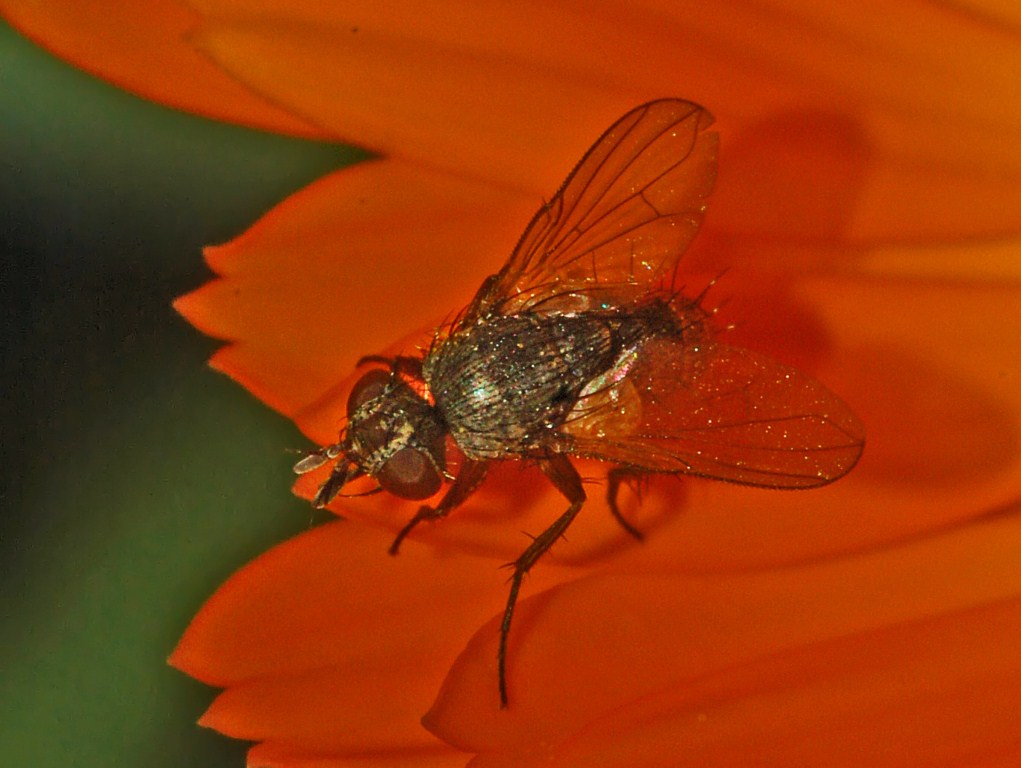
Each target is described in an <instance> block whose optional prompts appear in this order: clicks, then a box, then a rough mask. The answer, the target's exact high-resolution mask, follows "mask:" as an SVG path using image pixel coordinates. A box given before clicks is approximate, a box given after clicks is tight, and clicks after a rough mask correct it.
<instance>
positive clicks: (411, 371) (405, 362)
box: [355, 355, 422, 379]
mask: <svg viewBox="0 0 1021 768" xmlns="http://www.w3.org/2000/svg"><path fill="white" fill-rule="evenodd" d="M369 363H380V364H382V365H386V366H389V367H390V369H391V370H393V371H394V372H395V373H398V374H404V375H405V376H410V377H412V378H415V379H421V378H422V360H421V359H420V358H417V357H409V356H407V355H397V357H384V356H383V355H365V356H364V357H360V358H358V362H357V363H356V364H355V367H356V368H361V367H362V366H363V365H367V364H369Z"/></svg>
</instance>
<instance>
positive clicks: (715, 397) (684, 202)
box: [295, 99, 864, 707]
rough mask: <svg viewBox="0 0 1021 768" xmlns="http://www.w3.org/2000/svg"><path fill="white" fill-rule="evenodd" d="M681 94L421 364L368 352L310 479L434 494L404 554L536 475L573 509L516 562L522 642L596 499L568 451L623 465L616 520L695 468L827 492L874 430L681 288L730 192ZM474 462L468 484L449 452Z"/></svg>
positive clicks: (543, 215)
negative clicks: (718, 328) (542, 590)
mask: <svg viewBox="0 0 1021 768" xmlns="http://www.w3.org/2000/svg"><path fill="white" fill-rule="evenodd" d="M712 121H713V118H712V116H711V115H710V114H709V113H708V112H707V111H706V110H705V109H703V108H702V107H700V106H698V105H696V104H692V103H690V102H687V101H682V100H679V99H664V100H660V101H653V102H650V103H648V104H644V105H642V106H640V107H637V108H636V109H634V110H632V111H630V112H628V113H627V114H626V115H624V116H623V117H622V118H621V119H620V120H618V121H617V122H616V123H614V124H613V125H612V126H611V127H610V129H609V130H607V131H606V133H604V134H603V135H602V136H601V137H600V138H599V140H598V141H596V143H595V144H594V145H593V146H592V148H591V149H589V151H588V152H587V153H586V154H585V156H584V157H583V158H582V159H581V162H580V163H578V165H577V166H576V167H575V169H574V171H572V173H571V174H570V176H568V177H567V181H565V182H564V184H563V186H562V187H561V188H560V190H559V191H558V192H557V193H556V195H554V197H553V198H552V199H551V200H550V202H549V203H548V204H546V205H543V206H542V207H541V208H540V209H539V211H538V212H537V213H536V214H535V216H534V217H533V219H532V221H531V222H530V223H529V225H528V227H527V228H526V229H525V232H524V235H523V236H522V237H521V240H520V241H519V242H518V244H517V246H516V247H515V249H514V251H513V253H512V254H511V256H510V258H509V259H508V261H507V263H506V264H504V266H503V268H502V269H501V270H500V271H499V272H497V273H496V274H495V275H491V276H490V277H488V278H486V280H484V281H483V283H482V286H481V287H480V288H479V290H478V292H477V293H476V294H475V297H474V298H473V299H472V301H471V303H470V304H468V306H467V307H465V308H464V309H463V310H462V311H461V313H460V314H459V315H458V316H457V318H456V319H455V320H454V321H453V322H452V323H451V324H449V325H448V326H445V327H443V328H441V329H439V330H437V331H436V333H435V335H434V339H433V342H432V344H431V345H430V347H429V348H428V349H427V350H425V351H424V352H422V353H421V354H419V355H415V356H403V355H401V356H396V357H393V358H387V357H380V356H370V357H367V358H364V359H363V361H362V362H363V363H372V364H375V366H376V367H374V368H372V369H371V370H369V371H368V372H367V373H365V374H364V375H363V376H362V377H361V378H360V379H359V380H358V381H357V383H356V384H355V386H354V388H353V390H352V392H351V395H350V397H349V399H348V403H347V425H346V427H345V428H344V430H343V431H342V432H341V434H340V437H339V439H338V441H337V442H336V443H334V444H333V445H329V446H326V447H324V448H321V449H320V450H318V451H316V452H314V453H312V454H310V455H308V456H307V457H306V458H304V459H303V460H302V461H300V462H298V464H297V465H296V466H295V471H296V472H298V473H304V472H308V471H311V470H313V469H315V468H317V467H320V466H322V465H324V464H326V463H328V462H330V461H334V460H336V464H335V466H334V467H333V469H332V472H331V473H330V475H329V477H328V478H327V480H326V481H325V482H324V483H323V484H322V486H321V487H320V488H319V490H318V492H317V494H316V496H315V498H314V502H313V503H314V504H315V505H316V506H317V507H322V506H325V505H327V504H329V503H330V501H331V500H332V499H333V498H334V497H336V496H337V495H340V494H341V492H342V490H343V488H344V487H345V485H347V484H348V483H349V482H350V481H352V480H354V479H356V478H359V477H363V476H368V477H370V478H372V479H373V480H374V481H375V482H376V484H377V488H376V489H375V490H382V491H387V492H389V493H392V494H394V495H395V496H398V497H400V498H404V499H413V500H423V499H427V498H429V497H431V496H433V495H435V494H436V493H438V492H439V490H440V489H441V488H442V487H443V486H444V485H446V489H445V493H444V494H443V495H442V497H441V498H440V500H439V502H438V503H436V504H435V505H434V506H422V507H420V508H419V510H418V512H417V513H416V514H415V515H414V517H412V518H411V519H410V520H409V521H408V523H407V525H405V526H404V528H403V529H402V530H401V531H400V532H399V533H398V534H397V537H396V539H395V540H394V542H393V545H392V546H391V548H390V552H391V553H392V554H396V552H397V550H398V548H399V547H400V544H401V542H402V541H403V540H404V538H405V537H406V536H407V535H408V533H410V532H411V530H412V529H413V528H414V527H415V526H416V525H418V524H419V523H421V522H423V521H427V520H436V519H438V518H442V517H445V516H446V515H448V514H449V513H450V512H451V511H452V510H454V509H456V508H457V507H458V506H459V505H461V504H462V503H464V501H465V500H466V499H467V498H468V497H470V496H471V495H472V493H474V491H475V490H476V489H477V488H478V487H479V485H480V484H481V483H482V482H483V480H484V479H485V477H486V473H487V470H488V468H489V467H490V465H491V464H492V463H493V462H495V461H502V460H507V459H518V460H527V461H530V462H534V463H535V464H536V465H538V467H539V469H540V470H541V471H542V472H543V473H544V474H545V475H546V477H547V478H548V479H549V480H550V482H551V483H552V484H553V485H554V486H555V487H556V488H557V490H558V491H559V492H560V493H561V494H562V495H563V496H564V497H565V499H566V501H567V504H568V506H567V509H566V510H565V511H564V512H563V514H562V515H561V516H560V517H559V518H557V519H556V520H554V521H553V523H552V524H551V525H550V526H549V527H548V528H547V529H546V530H544V531H543V532H542V533H540V534H539V535H538V536H536V537H535V539H534V540H533V541H532V543H531V544H530V545H529V546H528V547H527V548H526V549H525V550H524V551H523V552H522V553H521V555H520V556H519V557H518V558H517V559H516V560H515V561H514V562H513V563H512V564H511V567H512V568H513V574H512V576H511V579H510V593H509V595H508V598H507V604H506V607H505V609H504V613H503V622H502V624H501V627H500V644H499V653H498V667H499V680H498V685H499V694H500V704H501V706H503V707H506V706H507V680H506V657H507V638H508V634H509V632H510V627H511V620H512V618H513V615H514V606H515V603H516V601H517V597H518V591H519V589H520V586H521V581H522V579H523V578H524V576H525V574H526V573H527V572H528V571H529V569H531V568H532V566H533V565H535V563H536V561H537V560H539V559H540V558H541V557H542V556H543V555H544V554H545V553H546V552H547V551H548V550H549V549H550V547H551V546H552V545H553V544H554V542H556V541H557V539H559V538H560V537H561V536H562V535H563V534H564V532H565V531H566V530H567V528H568V527H569V526H570V525H571V522H572V521H573V520H574V518H575V516H576V515H577V514H578V512H579V511H580V510H581V508H582V506H583V505H584V503H585V498H586V497H585V490H584V488H583V486H582V481H581V477H580V476H579V474H578V472H577V470H576V469H575V467H574V465H573V464H572V462H571V457H583V458H591V459H598V460H601V461H604V462H606V463H608V464H609V465H610V469H609V471H608V474H607V486H606V498H607V503H608V506H609V509H610V510H611V512H612V514H613V515H614V517H615V518H616V520H617V521H618V522H619V523H620V524H621V525H622V526H623V527H624V528H625V529H626V530H627V531H628V532H629V533H631V534H632V535H634V536H635V537H637V538H640V537H641V534H640V532H639V531H638V530H636V529H635V528H634V526H632V525H631V523H629V522H628V521H627V520H626V519H625V518H624V517H623V516H622V515H621V513H620V511H619V509H618V507H617V492H618V490H619V487H620V484H621V483H622V482H623V481H625V480H626V479H627V478H628V477H632V476H635V475H642V474H647V473H671V474H687V475H696V476H700V477H707V478H713V479H716V480H725V481H729V482H734V483H743V484H746V485H753V486H761V487H766V488H788V489H791V488H815V487H818V486H821V485H825V484H827V483H830V482H832V481H834V480H836V479H838V478H839V477H841V476H843V475H844V474H846V473H847V472H848V471H849V470H850V469H851V468H852V467H853V466H854V464H855V462H856V461H857V460H858V457H859V456H860V455H861V451H862V448H863V446H864V428H863V427H862V424H861V422H860V421H859V420H858V419H857V417H856V416H855V415H854V414H853V413H852V412H851V410H850V409H849V408H848V406H847V405H845V404H844V403H843V402H842V401H841V400H840V399H839V398H838V397H837V396H836V395H834V394H833V393H831V392H830V391H829V390H828V389H826V388H825V387H824V386H823V385H822V384H820V383H819V382H817V381H815V380H814V379H812V378H810V377H808V376H806V375H805V374H802V373H800V372H798V371H796V370H794V369H792V368H788V367H787V366H784V365H782V364H780V363H778V362H776V361H774V360H772V359H770V358H768V357H764V356H762V355H759V354H756V353H754V352H751V351H749V350H746V349H742V348H738V347H732V346H728V345H726V344H722V343H719V342H718V341H717V340H716V339H715V335H714V333H713V329H712V327H711V323H710V317H709V314H708V313H707V312H706V311H705V310H704V309H703V308H702V306H701V303H700V299H701V297H700V296H696V297H693V298H689V297H686V296H684V295H683V294H682V293H680V292H678V291H676V290H674V289H673V288H672V284H673V276H674V272H675V268H676V266H677V262H678V260H679V258H680V256H681V254H682V253H683V252H684V250H685V249H686V248H687V246H688V244H689V243H690V242H691V240H692V239H693V238H694V237H695V234H696V232H697V231H698V229H699V226H700V225H701V222H702V218H703V216H704V213H705V209H706V204H707V200H708V198H709V195H710V193H711V191H712V188H713V185H714V182H715V178H716V156H717V146H718V135H717V134H716V133H715V132H712V131H708V130H706V129H707V128H708V127H709V125H711V123H712ZM449 443H453V445H454V446H455V447H456V449H457V450H458V451H459V452H460V454H461V455H462V456H463V460H462V461H461V462H460V465H459V467H458V469H457V472H456V474H455V475H451V474H449V473H448V467H447V464H446V455H447V448H448V444H449Z"/></svg>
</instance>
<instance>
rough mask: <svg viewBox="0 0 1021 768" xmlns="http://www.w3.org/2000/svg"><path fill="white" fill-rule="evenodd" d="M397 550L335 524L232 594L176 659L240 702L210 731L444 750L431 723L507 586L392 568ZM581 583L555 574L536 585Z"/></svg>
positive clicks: (468, 562) (488, 578)
mask: <svg viewBox="0 0 1021 768" xmlns="http://www.w3.org/2000/svg"><path fill="white" fill-rule="evenodd" d="M390 540H391V537H390V536H389V535H388V534H385V533H383V534H381V533H380V532H379V531H376V530H374V529H371V528H367V527H363V526H353V525H350V524H346V523H343V522H336V523H331V524H327V525H325V526H322V527H320V528H317V529H314V530H312V531H309V532H308V533H306V534H304V535H302V536H299V537H297V538H295V539H292V540H291V541H289V542H286V543H285V544H282V545H280V546H278V547H276V548H275V549H273V550H271V551H269V552H267V553H266V554H265V555H263V556H261V557H259V558H258V559H257V560H255V561H254V562H252V563H251V564H249V565H248V566H247V567H245V568H244V569H242V570H241V571H239V572H238V573H237V574H235V575H234V576H233V577H232V578H231V579H230V580H229V581H228V582H227V583H226V584H225V585H224V586H223V587H221V588H220V590H219V591H218V592H217V593H216V594H215V595H214V596H213V597H212V598H211V599H210V600H209V602H207V603H206V605H205V606H204V607H203V609H202V610H201V611H200V612H199V614H198V615H197V616H196V617H195V619H194V621H193V622H192V624H191V626H190V627H189V628H188V630H187V632H186V633H185V635H184V637H183V638H182V640H181V642H180V644H179V645H178V647H177V649H176V650H175V651H174V653H173V655H172V656H171V659H170V661H171V663H172V664H173V665H174V666H176V667H178V668H179V669H181V670H183V671H185V672H187V673H188V674H190V675H192V676H193V677H197V678H199V679H201V680H203V681H205V682H207V683H210V684H212V685H216V686H220V687H225V688H227V690H226V691H224V692H223V693H222V694H221V695H220V696H219V697H218V698H217V700H216V701H215V702H214V703H213V705H212V706H211V707H210V709H209V711H208V712H207V713H206V715H205V716H204V717H203V719H202V722H203V724H205V725H208V726H210V727H213V728H216V729H217V730H219V731H222V732H223V733H226V734H228V735H231V736H236V737H239V738H245V739H251V740H256V741H269V742H272V743H274V744H277V745H278V747H279V748H280V749H284V748H285V747H287V745H291V746H290V747H287V748H293V749H296V750H298V751H299V752H302V753H304V754H306V755H343V754H349V755H357V754H361V753H366V752H371V751H378V752H380V753H381V754H396V753H400V752H401V751H402V750H412V751H413V752H414V751H420V752H424V754H426V755H429V754H434V753H435V752H436V751H437V750H439V749H440V747H441V745H439V744H438V742H436V740H435V738H433V737H432V736H430V735H429V734H427V733H426V732H425V731H423V730H422V729H421V727H420V726H419V724H418V719H419V716H420V714H421V713H422V712H423V711H425V709H426V707H427V706H428V704H429V702H430V701H431V700H432V698H433V697H434V696H435V692H436V690H437V689H438V687H439V683H440V681H441V680H442V678H443V675H444V673H445V671H446V669H447V667H448V666H449V663H450V661H451V660H452V659H453V658H454V656H455V654H456V653H457V652H458V651H459V650H460V649H461V648H462V647H463V644H464V641H465V639H466V638H467V637H469V636H470V635H471V633H472V631H473V630H474V629H475V628H476V627H477V626H478V625H479V624H480V623H481V622H482V621H484V620H485V619H487V618H489V617H490V616H492V615H494V614H495V613H496V612H497V611H499V610H500V609H501V608H502V606H503V603H504V600H505V599H506V583H505V578H506V576H505V575H504V574H503V573H502V571H501V570H500V569H498V568H495V567H494V566H493V564H492V562H490V561H486V560H479V559H477V558H472V557H465V556H463V555H456V554H454V553H450V552H438V551H434V550H430V549H428V548H426V547H421V546H418V545H415V544H408V545H407V546H406V547H405V549H404V551H402V553H401V555H400V556H399V557H396V558H394V557H390V556H389V555H387V554H386V551H387V547H388V545H389V543H390ZM569 573H570V572H569V571H566V570H560V569H556V568H548V569H544V573H543V574H541V575H538V576H537V582H536V583H537V584H538V585H539V586H541V585H543V584H546V585H549V584H552V583H556V582H557V581H559V580H561V579H563V578H565V577H566V576H567V575H569ZM490 662H491V665H495V657H494V658H493V659H491V660H490ZM489 696H490V697H491V698H492V699H494V700H495V699H496V682H495V679H494V681H493V685H492V688H491V690H490V691H489ZM440 752H441V754H442V750H440Z"/></svg>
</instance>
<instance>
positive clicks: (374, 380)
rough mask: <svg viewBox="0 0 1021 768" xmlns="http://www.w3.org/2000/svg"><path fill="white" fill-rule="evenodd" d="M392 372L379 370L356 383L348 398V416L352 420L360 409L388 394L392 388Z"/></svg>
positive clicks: (370, 372)
mask: <svg viewBox="0 0 1021 768" xmlns="http://www.w3.org/2000/svg"><path fill="white" fill-rule="evenodd" d="M390 386H391V384H390V372H389V371H384V370H381V369H379V368H377V369H375V370H372V371H369V372H368V373H366V374H365V375H364V376H362V377H361V378H360V379H358V381H357V382H356V383H355V385H354V388H353V389H352V390H351V394H350V395H349V396H348V398H347V415H348V417H349V418H350V417H351V416H353V415H354V414H355V411H357V410H358V409H359V408H361V407H362V406H363V405H365V404H366V403H367V402H369V401H370V400H375V399H376V398H377V397H379V396H380V395H382V394H383V393H384V392H386V390H387V388H388V387H390Z"/></svg>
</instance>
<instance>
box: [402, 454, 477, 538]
mask: <svg viewBox="0 0 1021 768" xmlns="http://www.w3.org/2000/svg"><path fill="white" fill-rule="evenodd" d="M488 469H489V465H488V464H487V462H485V461H472V460H471V459H465V460H464V463H463V464H462V465H461V469H460V471H459V472H458V473H457V477H455V478H454V482H453V483H452V484H451V486H450V488H448V489H447V492H446V493H445V494H444V495H443V498H442V499H440V503H439V504H437V505H436V506H435V507H427V506H422V507H419V508H418V512H416V513H415V516H414V517H413V518H411V519H410V520H409V521H408V524H407V525H405V526H404V527H403V528H401V530H400V533H398V534H397V538H395V539H394V543H393V544H391V545H390V554H391V555H396V554H397V551H398V550H399V549H400V548H401V542H402V541H404V539H405V537H406V536H407V535H408V534H409V533H411V531H412V529H413V528H414V527H415V526H416V525H418V524H419V523H421V522H422V521H423V520H435V519H437V518H439V517H446V516H447V515H448V514H450V511H451V510H452V509H455V508H456V507H459V506H461V504H463V503H464V502H465V500H466V499H467V498H468V497H469V496H471V495H472V494H473V493H475V490H476V489H477V488H478V487H479V485H480V484H481V483H482V481H483V480H484V479H485V477H486V472H487V471H488Z"/></svg>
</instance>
